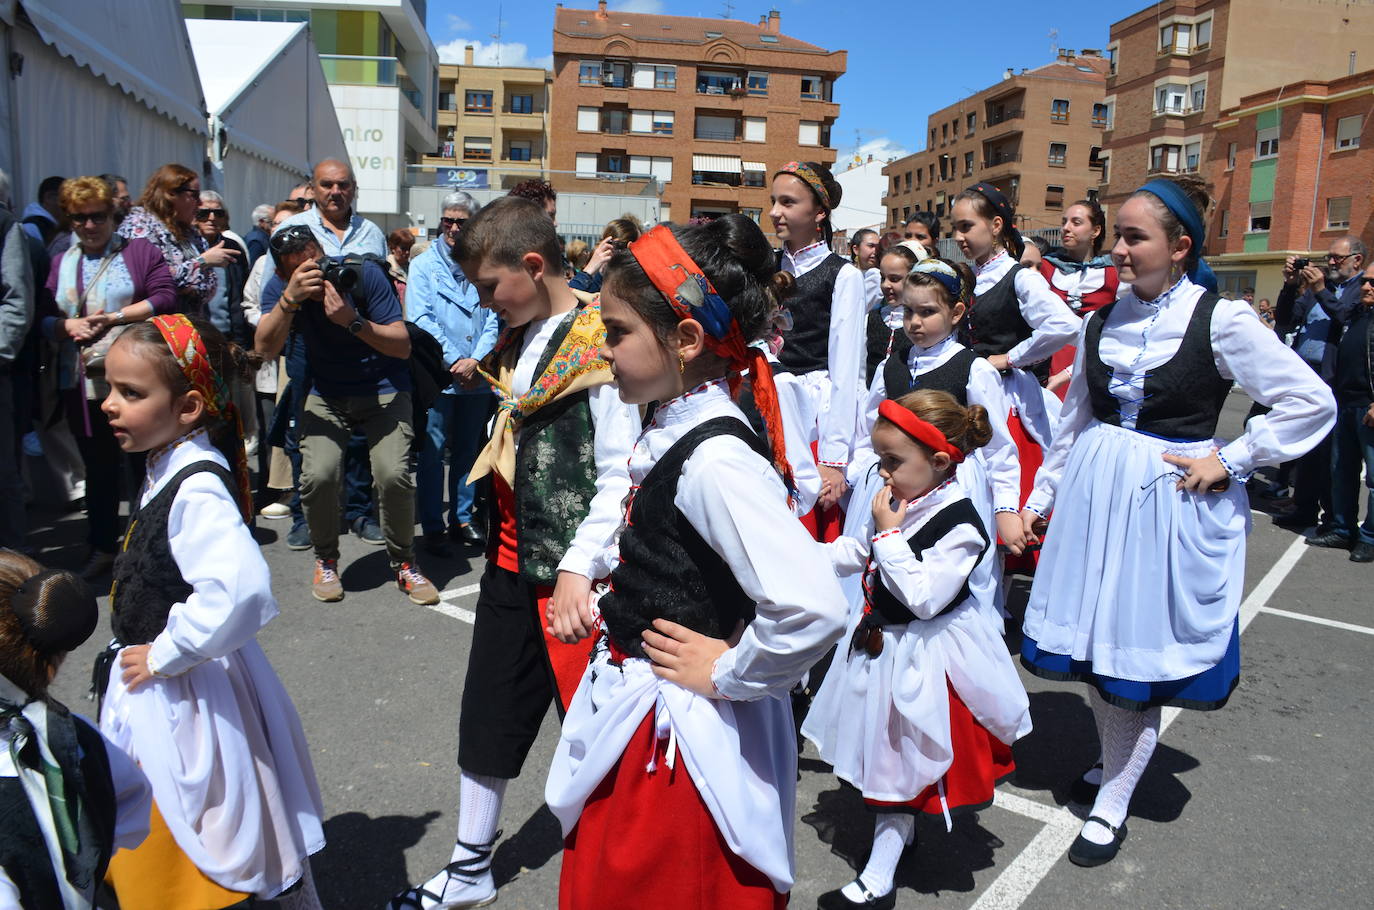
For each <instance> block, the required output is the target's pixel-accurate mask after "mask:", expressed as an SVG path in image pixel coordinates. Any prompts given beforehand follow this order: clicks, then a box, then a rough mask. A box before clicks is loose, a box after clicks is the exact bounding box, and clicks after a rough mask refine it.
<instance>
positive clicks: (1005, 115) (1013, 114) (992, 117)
mask: <svg viewBox="0 0 1374 910" xmlns="http://www.w3.org/2000/svg"><path fill="white" fill-rule="evenodd" d="M1024 116H1026V112H1025V111H1023V110H1011V111H1006V110H1004V111H996V112H994V113H991V114H989V115H988V116H987V118H986V119H985V120H984V121H983V128H984V129H987V128H988V127H990V126H996V125H997V124H999V123H1007V122H1008V121H1011V120H1020V119H1021V118H1022V117H1024Z"/></svg>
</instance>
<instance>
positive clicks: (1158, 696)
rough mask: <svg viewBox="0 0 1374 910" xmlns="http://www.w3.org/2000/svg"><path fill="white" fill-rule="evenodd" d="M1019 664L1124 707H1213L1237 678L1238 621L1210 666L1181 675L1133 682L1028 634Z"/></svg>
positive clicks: (1228, 694) (1222, 701)
mask: <svg viewBox="0 0 1374 910" xmlns="http://www.w3.org/2000/svg"><path fill="white" fill-rule="evenodd" d="M1021 664H1022V665H1023V666H1024V667H1025V668H1026V669H1027V670H1029V671H1030V672H1031V673H1034V674H1035V675H1036V676H1039V677H1042V678H1044V679H1054V680H1060V681H1066V682H1083V683H1087V684H1088V685H1090V686H1093V687H1094V688H1096V689H1097V691H1098V694H1100V695H1101V696H1102V698H1103V699H1104V700H1105V701H1107V702H1108V703H1110V704H1113V705H1116V706H1117V707H1118V708H1125V709H1126V710H1128V711H1144V710H1145V709H1147V708H1157V707H1163V706H1167V705H1172V706H1174V707H1177V708H1192V709H1193V710H1195V711H1215V710H1216V709H1218V708H1220V707H1222V706H1223V705H1225V704H1226V700H1227V699H1229V698H1230V697H1231V693H1232V692H1234V691H1235V688H1236V685H1237V684H1238V683H1239V682H1240V621H1239V620H1237V621H1236V624H1235V625H1234V626H1232V627H1231V642H1230V644H1228V645H1227V646H1226V653H1225V654H1224V655H1222V658H1221V660H1220V661H1219V662H1218V663H1217V664H1216V665H1215V666H1213V667H1211V668H1210V669H1207V670H1203V671H1202V672H1201V673H1198V674H1196V675H1194V676H1189V677H1187V678H1185V679H1171V680H1166V681H1164V682H1136V681H1134V680H1130V679H1118V678H1116V677H1115V676H1104V675H1102V674H1100V673H1094V672H1093V665H1092V661H1090V660H1074V659H1073V658H1072V657H1070V656H1069V655H1067V654H1055V653H1053V652H1051V651H1042V650H1040V647H1039V646H1038V645H1037V644H1036V643H1035V640H1034V639H1032V638H1030V637H1029V636H1026V637H1023V638H1022V639H1021Z"/></svg>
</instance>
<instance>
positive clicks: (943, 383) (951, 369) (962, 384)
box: [883, 348, 978, 407]
mask: <svg viewBox="0 0 1374 910" xmlns="http://www.w3.org/2000/svg"><path fill="white" fill-rule="evenodd" d="M909 351H910V349H909V348H908V352H909ZM977 359H978V355H977V354H975V353H973V351H971V350H969V349H968V348H964V349H963V350H962V351H960V352H959V353H957V354H955V355H954V356H953V357H951V358H949V359H948V360H946V361H945V362H944V363H942V364H940V365H939V366H938V367H936V368H935V369H933V370H927V371H926V372H924V373H922V374H921V375H919V376H916V377H914V378H913V377H912V375H911V368H910V367H909V366H907V362H906V361H907V358H906V356H902V357H898V356H897V352H896V351H893V352H892V356H891V357H889V358H887V364H886V365H885V366H884V367H883V388H884V389H885V390H886V392H887V397H888V398H892V399H897V398H901V397H902V396H903V395H905V394H906V393H907V392H914V391H915V390H916V389H936V390H938V391H941V392H948V393H949V394H951V395H953V396H954V397H955V399H957V400H958V402H959V404H961V405H963V406H964V407H968V377H969V372H970V371H971V370H972V369H973V362H974V361H975V360H977Z"/></svg>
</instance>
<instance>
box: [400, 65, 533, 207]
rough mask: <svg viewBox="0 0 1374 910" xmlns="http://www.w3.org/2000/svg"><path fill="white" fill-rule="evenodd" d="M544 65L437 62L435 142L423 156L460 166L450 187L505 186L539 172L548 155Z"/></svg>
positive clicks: (433, 162)
mask: <svg viewBox="0 0 1374 910" xmlns="http://www.w3.org/2000/svg"><path fill="white" fill-rule="evenodd" d="M551 84H552V76H551V75H550V73H549V71H548V70H546V69H544V68H543V67H526V66H478V65H476V64H474V63H473V48H472V46H471V45H469V46H468V47H466V48H465V49H464V62H463V63H462V64H453V63H441V64H439V110H438V134H439V147H438V148H437V149H434V150H433V151H432V153H431V154H428V155H426V156H425V157H424V159H423V160H422V162H421V163H422V164H424V165H427V166H430V165H433V166H439V167H448V168H456V169H458V173H459V175H460V176H458V177H456V178H455V179H453V180H452V181H451V184H452V185H454V186H468V187H478V188H492V189H509V188H510V187H512V186H514V185H515V184H516V183H518V182H519V181H521V180H525V179H527V178H529V177H543V176H545V175H544V170H545V168H546V167H547V165H548V155H549V115H550V104H549V89H550V86H551Z"/></svg>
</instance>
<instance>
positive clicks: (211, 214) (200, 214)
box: [196, 209, 227, 221]
mask: <svg viewBox="0 0 1374 910" xmlns="http://www.w3.org/2000/svg"><path fill="white" fill-rule="evenodd" d="M226 214H227V213H226V212H225V211H224V209H196V217H197V218H198V219H200V220H201V221H208V220H209V219H211V218H223V217H225V216H226Z"/></svg>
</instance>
